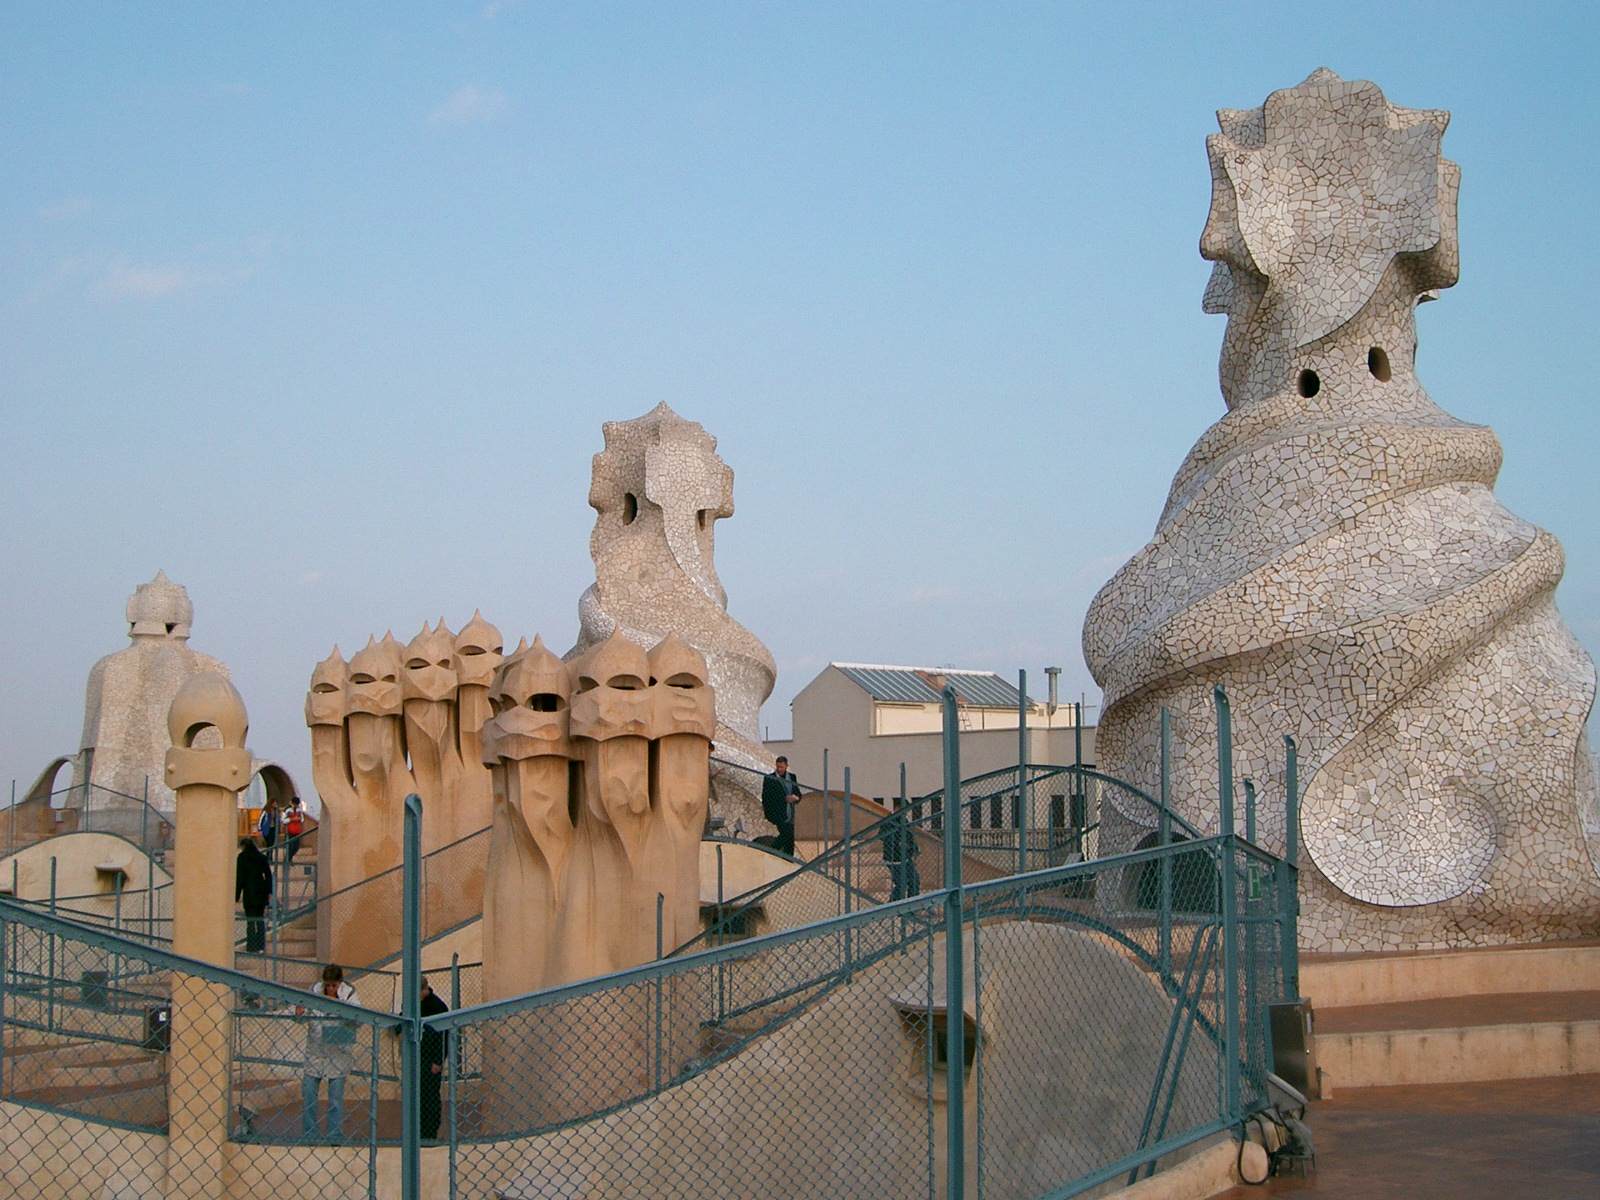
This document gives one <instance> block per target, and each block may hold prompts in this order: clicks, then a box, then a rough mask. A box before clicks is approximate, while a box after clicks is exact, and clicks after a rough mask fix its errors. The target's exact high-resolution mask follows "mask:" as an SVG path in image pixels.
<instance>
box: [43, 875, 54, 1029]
mask: <svg viewBox="0 0 1600 1200" xmlns="http://www.w3.org/2000/svg"><path fill="white" fill-rule="evenodd" d="M50 915H51V916H52V917H53V916H55V915H56V856H55V855H53V854H52V855H51V856H50ZM56 938H57V935H56V934H54V933H52V934H51V935H50V941H49V946H50V955H49V971H48V973H47V975H46V977H45V981H44V993H45V1020H44V1027H45V1028H46V1029H48V1030H50V1031H51V1032H54V1031H55V1027H56Z"/></svg>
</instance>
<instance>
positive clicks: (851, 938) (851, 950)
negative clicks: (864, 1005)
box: [844, 767, 855, 981]
mask: <svg viewBox="0 0 1600 1200" xmlns="http://www.w3.org/2000/svg"><path fill="white" fill-rule="evenodd" d="M854 795H855V793H854V792H852V791H851V790H850V768H849V767H846V768H845V769H844V911H845V912H846V913H852V912H854V911H855V900H854V897H853V894H852V893H853V889H854V885H855V868H854V867H853V866H852V864H851V860H852V859H854V858H855V848H854V847H853V846H851V845H850V832H851V825H852V822H851V819H850V810H851V809H853V808H854V807H855V804H854V803H853V802H852V800H851V797H853V796H854ZM854 961H855V926H853V925H847V926H845V931H844V977H845V980H846V981H849V980H850V979H853V978H854V977H855V971H854V969H853V968H852V965H851V964H852V963H853V962H854Z"/></svg>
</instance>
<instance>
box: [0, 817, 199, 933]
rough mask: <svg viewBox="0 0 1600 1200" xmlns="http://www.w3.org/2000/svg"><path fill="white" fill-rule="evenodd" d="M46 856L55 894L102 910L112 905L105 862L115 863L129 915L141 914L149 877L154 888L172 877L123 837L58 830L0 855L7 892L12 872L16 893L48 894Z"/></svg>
mask: <svg viewBox="0 0 1600 1200" xmlns="http://www.w3.org/2000/svg"><path fill="white" fill-rule="evenodd" d="M51 859H54V860H55V863H56V897H57V899H58V900H62V901H65V900H67V899H70V900H71V901H72V904H71V907H73V908H75V909H78V910H81V911H91V912H102V913H105V914H106V915H107V916H109V915H111V913H112V912H113V910H114V907H115V899H116V891H117V876H116V875H115V874H114V873H112V872H111V871H109V870H106V869H105V868H112V867H115V868H120V869H121V878H122V896H123V902H124V904H125V906H126V907H125V910H124V911H125V912H126V913H127V914H128V915H129V916H132V915H134V914H135V911H137V913H138V914H139V915H141V916H142V915H143V913H144V892H145V889H146V888H147V887H149V886H150V884H151V882H152V881H154V884H155V886H156V887H157V888H161V887H164V886H165V885H166V884H169V883H171V882H172V876H171V875H169V874H168V873H167V872H166V870H165V869H164V868H162V867H161V866H159V865H157V864H156V863H154V862H152V861H151V859H150V856H149V855H148V854H146V853H145V852H144V851H143V850H141V849H140V848H139V847H138V846H135V845H134V844H133V843H132V842H130V841H128V840H127V839H126V838H123V837H119V836H117V835H116V834H114V833H92V832H85V833H64V834H62V835H60V836H59V837H54V838H51V839H50V840H49V841H47V842H39V843H37V844H35V845H32V846H28V847H25V848H24V849H22V850H19V851H17V853H15V854H12V855H8V856H7V857H5V858H0V888H4V889H5V891H6V892H7V893H8V894H9V893H10V891H11V884H12V880H13V878H15V880H16V889H17V890H16V895H17V898H18V899H21V900H47V899H49V897H50V860H51ZM13 866H15V874H14V875H13ZM136 898H137V899H136Z"/></svg>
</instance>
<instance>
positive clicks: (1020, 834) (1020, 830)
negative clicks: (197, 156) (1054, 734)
mask: <svg viewBox="0 0 1600 1200" xmlns="http://www.w3.org/2000/svg"><path fill="white" fill-rule="evenodd" d="M1027 778H1028V673H1027V672H1026V671H1020V670H1019V671H1018V672H1017V821H1016V825H1017V873H1018V874H1019V875H1026V874H1027V873H1028V826H1029V824H1030V823H1031V822H1030V821H1029V820H1028V784H1027Z"/></svg>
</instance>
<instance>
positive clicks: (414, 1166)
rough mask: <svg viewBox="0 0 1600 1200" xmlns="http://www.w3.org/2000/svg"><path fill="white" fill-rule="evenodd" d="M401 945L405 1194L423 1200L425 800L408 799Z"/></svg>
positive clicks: (402, 1183)
mask: <svg viewBox="0 0 1600 1200" xmlns="http://www.w3.org/2000/svg"><path fill="white" fill-rule="evenodd" d="M403 862H404V865H405V870H404V872H403V878H402V883H401V886H402V888H403V889H404V895H405V898H404V902H403V904H402V907H403V909H404V913H403V916H402V921H401V935H400V936H401V943H400V1014H401V1019H400V1195H401V1198H402V1200H421V1187H422V1093H421V1090H420V1089H419V1088H418V1086H417V1084H418V1083H419V1082H420V1080H419V1079H418V1072H419V1070H420V1069H421V1065H422V1014H421V1011H420V1010H421V1005H422V911H421V909H422V798H421V797H420V796H418V795H417V794H416V793H415V792H413V793H411V795H409V796H407V797H406V815H405V850H404V858H403Z"/></svg>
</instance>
